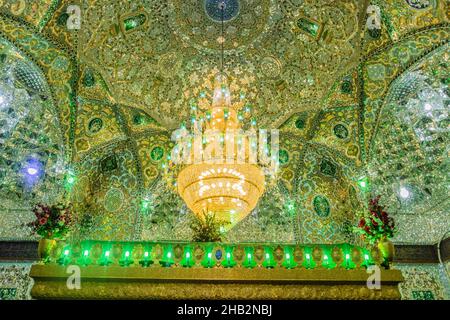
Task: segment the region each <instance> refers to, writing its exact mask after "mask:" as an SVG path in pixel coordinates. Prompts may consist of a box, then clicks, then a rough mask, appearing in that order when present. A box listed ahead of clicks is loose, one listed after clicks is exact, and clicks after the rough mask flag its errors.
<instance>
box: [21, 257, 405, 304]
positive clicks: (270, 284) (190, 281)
mask: <svg viewBox="0 0 450 320" xmlns="http://www.w3.org/2000/svg"><path fill="white" fill-rule="evenodd" d="M66 269H67V267H65V266H59V265H45V264H36V265H34V266H33V267H32V269H31V272H30V276H31V277H32V278H33V279H34V286H33V289H32V291H31V295H32V297H33V298H35V299H352V300H363V299H400V292H399V290H398V283H399V282H401V281H403V277H402V274H401V272H400V271H399V270H381V289H379V290H371V289H369V288H367V285H366V282H367V278H368V276H369V274H368V273H366V271H365V270H345V269H334V270H327V269H313V270H305V269H245V268H229V269H227V268H212V269H205V268H163V267H159V266H156V267H149V268H139V267H128V268H127V267H118V266H117V267H116V266H110V267H101V266H86V267H82V266H80V278H81V281H80V289H69V288H68V286H67V284H66V282H67V279H68V277H69V276H70V273H66Z"/></svg>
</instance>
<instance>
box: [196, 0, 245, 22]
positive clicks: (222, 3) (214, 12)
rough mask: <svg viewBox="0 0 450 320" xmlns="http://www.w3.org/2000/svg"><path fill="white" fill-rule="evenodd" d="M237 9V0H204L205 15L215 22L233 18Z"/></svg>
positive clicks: (238, 6)
mask: <svg viewBox="0 0 450 320" xmlns="http://www.w3.org/2000/svg"><path fill="white" fill-rule="evenodd" d="M222 8H223V10H222ZM239 9H240V5H239V0H205V12H206V15H207V16H208V17H209V18H210V19H212V20H213V21H215V22H221V21H222V19H223V21H225V22H226V21H230V20H233V19H234V18H236V17H237V15H238V14H239Z"/></svg>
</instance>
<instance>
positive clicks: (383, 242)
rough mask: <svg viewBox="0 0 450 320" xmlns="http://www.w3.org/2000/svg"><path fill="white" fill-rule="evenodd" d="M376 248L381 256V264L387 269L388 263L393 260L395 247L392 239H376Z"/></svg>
mask: <svg viewBox="0 0 450 320" xmlns="http://www.w3.org/2000/svg"><path fill="white" fill-rule="evenodd" d="M378 250H379V251H380V253H381V256H382V257H383V265H384V266H385V267H386V268H387V269H388V268H389V265H390V263H392V261H394V255H395V249H394V244H393V243H392V241H390V240H388V239H386V238H382V239H380V240H379V241H378Z"/></svg>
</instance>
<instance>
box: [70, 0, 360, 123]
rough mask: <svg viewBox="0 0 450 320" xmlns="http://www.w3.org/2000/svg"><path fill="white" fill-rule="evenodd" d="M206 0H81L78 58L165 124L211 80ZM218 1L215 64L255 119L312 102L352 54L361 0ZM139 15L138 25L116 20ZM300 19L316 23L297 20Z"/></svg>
mask: <svg viewBox="0 0 450 320" xmlns="http://www.w3.org/2000/svg"><path fill="white" fill-rule="evenodd" d="M215 2H218V1H176V0H175V1H169V2H166V1H132V2H131V3H130V4H124V3H123V2H119V1H117V2H111V1H92V2H91V1H86V2H85V3H84V5H83V12H84V15H83V27H82V28H81V29H80V34H79V36H78V48H77V50H78V55H79V58H80V59H81V60H82V61H83V62H85V63H86V64H88V65H90V66H92V67H95V66H101V68H99V69H98V71H99V72H100V73H101V75H102V76H103V78H104V80H105V81H106V83H107V84H108V86H109V88H110V90H111V97H112V98H113V99H114V101H116V102H119V103H123V104H127V105H132V106H135V107H138V108H142V109H143V110H145V111H147V112H148V113H149V114H150V115H151V116H152V117H154V118H155V119H156V120H157V121H159V122H160V123H161V124H162V125H163V126H164V127H166V128H174V127H176V126H177V125H178V124H179V123H180V122H181V121H183V120H185V119H186V117H187V116H188V110H189V109H188V108H186V106H189V104H190V103H191V100H193V99H196V98H197V97H198V95H199V93H200V92H201V91H202V90H211V89H212V88H211V83H205V79H206V78H208V76H210V75H211V74H214V73H215V72H216V71H217V66H218V62H219V58H220V50H219V49H220V45H219V43H218V41H217V40H218V38H219V37H220V35H221V34H220V17H219V21H217V20H214V12H213V11H211V10H210V11H211V12H210V11H208V4H209V3H215ZM226 2H227V3H228V5H229V6H228V7H227V8H226V9H225V12H226V13H228V12H230V14H234V16H231V15H230V18H229V20H226V21H225V27H224V31H225V43H224V47H225V70H226V71H227V72H228V73H229V75H230V76H231V77H232V78H233V79H234V81H233V84H232V86H235V87H236V88H239V89H240V91H243V92H244V93H245V94H246V97H247V98H248V99H249V101H250V102H251V103H252V104H254V105H255V107H256V108H255V110H256V116H257V118H258V119H259V120H260V124H261V125H264V126H268V125H270V126H277V125H280V124H281V123H282V122H283V121H284V120H286V119H287V118H288V117H289V115H291V114H292V113H294V112H298V111H303V110H318V109H320V108H322V107H323V97H324V96H325V95H326V93H327V92H328V91H329V89H330V88H331V87H332V85H333V83H334V82H335V81H336V80H338V79H340V78H341V77H342V76H343V73H344V72H346V71H347V70H348V69H350V68H351V67H352V66H355V65H356V64H357V63H358V59H359V56H360V45H361V39H360V31H361V30H362V29H363V25H364V23H365V21H364V16H365V5H364V3H363V2H362V1H357V0H354V1H337V2H336V1H281V2H279V3H277V2H276V1H269V0H260V1H256V0H255V1H237V0H236V1H226ZM232 6H238V8H237V9H233V8H232ZM232 10H235V12H232ZM141 14H142V21H140V22H139V23H141V24H140V25H139V26H137V27H136V28H133V29H130V30H129V31H127V30H126V27H123V25H124V21H126V20H127V19H130V17H131V18H132V17H134V16H139V15H141ZM301 19H304V20H305V21H307V23H311V24H312V25H313V26H317V30H315V31H312V32H308V31H305V30H304V29H301V27H299V24H300V23H301V21H303V20H301ZM231 89H233V88H231Z"/></svg>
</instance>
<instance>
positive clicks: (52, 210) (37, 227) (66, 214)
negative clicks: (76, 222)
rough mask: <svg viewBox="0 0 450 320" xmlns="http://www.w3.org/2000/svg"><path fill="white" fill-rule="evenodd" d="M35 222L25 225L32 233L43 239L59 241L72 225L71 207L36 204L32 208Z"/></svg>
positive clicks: (59, 204)
mask: <svg viewBox="0 0 450 320" xmlns="http://www.w3.org/2000/svg"><path fill="white" fill-rule="evenodd" d="M33 212H34V215H35V216H36V220H35V221H33V222H30V223H29V224H27V225H28V226H29V227H31V229H32V230H33V232H34V233H36V234H38V235H40V236H41V237H42V238H44V239H61V238H63V237H64V236H65V235H66V234H67V233H68V231H69V229H70V225H71V223H72V219H71V207H70V206H66V205H64V204H62V203H58V204H56V205H51V206H48V205H45V204H42V203H39V204H37V205H36V206H35V207H34V208H33Z"/></svg>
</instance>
